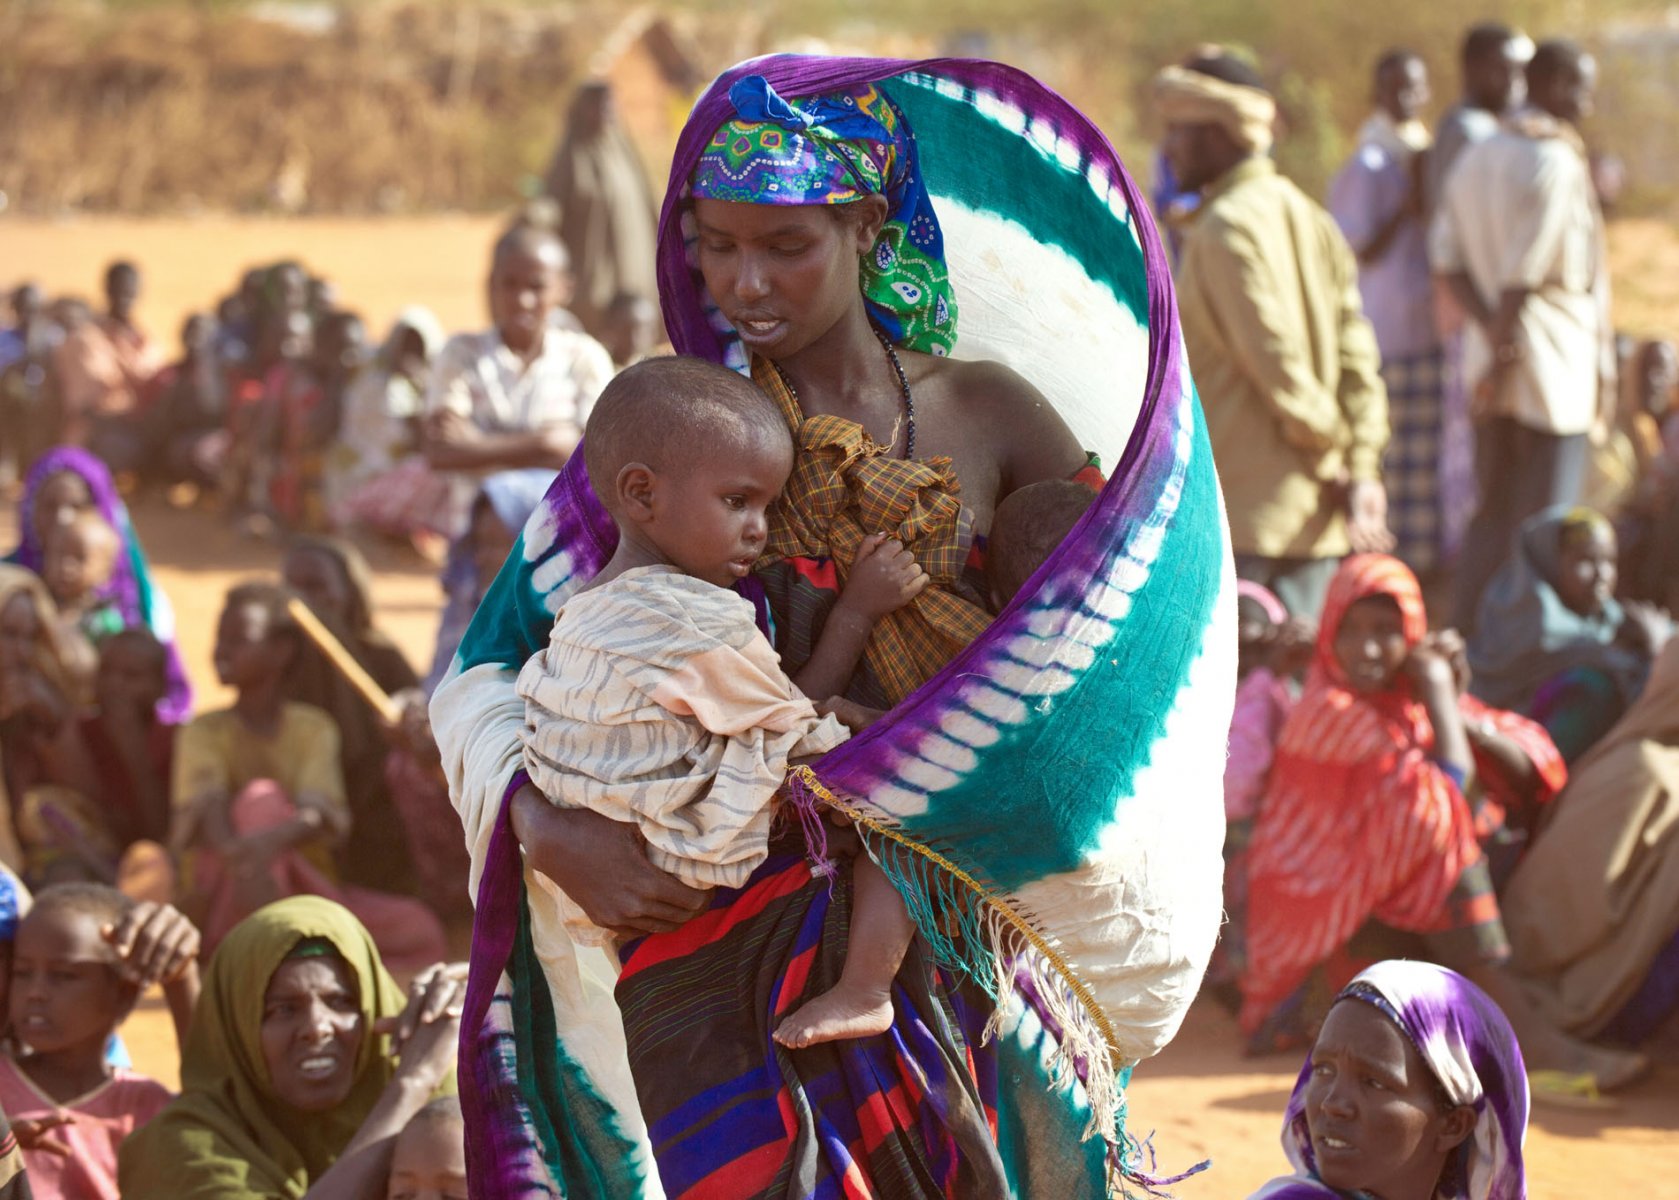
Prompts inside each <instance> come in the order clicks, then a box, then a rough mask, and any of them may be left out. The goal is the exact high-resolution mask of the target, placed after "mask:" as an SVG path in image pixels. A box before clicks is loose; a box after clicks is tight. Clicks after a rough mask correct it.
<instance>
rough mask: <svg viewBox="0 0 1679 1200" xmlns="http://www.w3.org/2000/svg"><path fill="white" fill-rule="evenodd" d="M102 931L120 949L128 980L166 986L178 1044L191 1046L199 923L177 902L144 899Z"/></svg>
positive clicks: (122, 970)
mask: <svg viewBox="0 0 1679 1200" xmlns="http://www.w3.org/2000/svg"><path fill="white" fill-rule="evenodd" d="M100 933H101V934H102V935H103V936H104V938H105V940H106V941H107V942H109V943H110V945H111V948H112V949H113V950H115V951H116V955H117V970H118V971H119V972H120V973H121V974H122V976H123V978H124V979H126V980H128V981H129V982H130V983H134V984H138V985H139V986H140V987H150V986H151V985H152V984H154V983H161V984H162V985H163V996H164V999H165V1000H166V1001H167V1002H168V1004H169V1015H170V1017H172V1018H173V1019H174V1023H175V1044H176V1045H177V1046H184V1045H186V1039H187V1030H188V1029H189V1028H190V1027H191V1025H192V1016H193V1012H194V1011H195V1010H196V1009H197V1007H198V993H199V976H198V952H199V948H200V938H199V934H198V928H197V927H196V926H195V925H193V923H192V922H191V921H189V920H187V918H186V917H185V916H184V915H183V914H182V913H181V911H180V910H179V909H177V908H175V907H174V905H171V904H155V903H153V902H151V901H149V900H143V901H140V902H139V903H137V904H136V905H135V906H134V907H133V908H131V909H130V910H129V911H128V913H127V914H126V915H125V916H124V917H123V919H122V920H121V921H119V922H118V923H117V924H116V925H115V926H107V927H106V928H104V929H101V930H100Z"/></svg>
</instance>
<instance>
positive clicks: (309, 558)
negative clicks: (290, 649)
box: [280, 537, 425, 892]
mask: <svg viewBox="0 0 1679 1200" xmlns="http://www.w3.org/2000/svg"><path fill="white" fill-rule="evenodd" d="M280 573H281V576H282V578H283V579H284V580H285V584H286V586H287V587H288V588H290V589H291V590H292V591H293V592H295V593H296V594H297V595H298V596H299V597H301V598H302V600H303V602H304V603H305V604H307V605H308V606H309V611H311V612H312V613H314V614H315V616H316V617H318V618H319V619H320V621H321V623H322V624H323V625H325V626H326V627H327V629H328V630H330V631H331V632H332V634H333V635H334V636H335V637H336V638H337V639H338V641H339V643H340V644H341V645H342V646H343V647H344V649H346V650H348V651H349V652H350V656H351V657H352V658H354V659H355V660H356V662H357V663H358V664H359V665H360V666H361V668H362V670H364V671H366V672H367V674H368V675H369V676H370V677H371V678H372V680H373V682H374V683H376V684H378V685H379V687H380V688H381V689H383V691H384V692H385V693H386V695H389V696H391V697H392V698H393V699H395V700H396V701H397V702H398V704H399V705H400V706H403V707H404V708H412V709H415V710H419V709H422V708H423V707H424V704H425V698H424V697H423V696H422V695H421V693H420V691H419V683H420V681H419V677H418V676H417V675H416V674H415V673H414V668H413V667H411V666H410V665H409V664H408V659H407V658H406V657H404V655H403V653H402V651H401V650H400V649H399V648H398V647H397V644H396V643H395V642H393V641H392V640H391V639H390V638H389V637H388V636H386V635H385V634H384V633H382V632H381V631H380V630H379V629H378V628H377V627H376V626H375V625H374V623H373V573H372V571H371V570H370V569H369V568H368V565H367V560H366V559H365V558H363V557H362V553H361V551H360V550H357V549H356V548H355V547H354V546H353V545H351V544H350V543H349V542H347V541H345V540H343V539H341V538H332V537H298V538H294V539H293V540H292V541H291V543H290V545H289V546H288V548H287V550H286V556H285V558H284V559H283V560H282V562H281V566H280ZM293 665H294V667H295V669H294V670H292V671H291V672H290V673H288V675H287V676H286V680H285V683H284V685H283V687H282V694H283V695H284V696H285V698H286V699H287V700H290V701H293V702H295V703H298V704H309V705H313V706H314V707H315V708H318V709H320V710H321V711H322V712H324V713H326V714H327V715H328V716H330V717H331V718H332V719H333V722H334V723H335V724H336V725H337V726H338V737H339V741H338V753H339V764H340V769H341V770H342V772H343V776H344V788H345V795H346V796H347V797H348V799H349V804H350V832H349V836H348V838H347V839H346V841H345V842H344V843H343V844H342V845H341V846H340V847H339V848H338V860H339V863H340V864H341V866H342V868H343V872H344V877H345V878H346V879H348V880H349V881H351V882H352V883H358V884H362V885H365V886H367V887H374V888H381V889H384V890H386V891H398V892H409V891H413V890H414V882H415V881H414V867H413V862H412V860H411V859H410V856H409V853H408V846H407V843H406V842H405V841H404V840H403V838H402V837H401V836H400V835H397V831H398V830H399V829H400V828H401V824H402V823H401V821H400V820H399V819H398V817H397V813H396V809H395V808H394V807H393V806H392V801H391V789H390V785H389V783H388V782H387V779H386V764H387V760H388V759H389V758H390V756H391V755H392V753H393V743H395V742H396V741H397V740H398V738H399V735H400V734H401V733H402V731H403V730H402V728H400V727H399V728H393V727H392V726H391V725H389V724H388V723H387V722H386V721H385V719H384V718H383V717H382V716H381V715H380V714H379V713H377V712H375V711H374V709H373V707H372V705H370V704H369V703H368V702H367V701H366V700H365V699H363V698H362V696H361V693H359V692H357V691H356V689H355V688H354V687H352V686H351V684H350V682H349V680H347V679H346V678H345V677H344V675H343V673H342V672H341V671H339V670H338V669H337V668H336V667H334V666H333V665H332V663H331V662H329V661H328V660H327V657H326V656H325V655H324V654H322V653H321V652H320V651H319V650H317V649H316V648H315V646H314V645H313V644H312V643H308V642H305V643H304V644H303V645H302V646H300V647H299V650H298V657H297V660H296V662H295V663H294V664H293ZM423 750H424V747H422V753H423ZM400 752H403V753H411V751H407V750H403V751H400ZM393 835H396V836H393Z"/></svg>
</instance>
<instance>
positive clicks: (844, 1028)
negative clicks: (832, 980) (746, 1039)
mask: <svg viewBox="0 0 1679 1200" xmlns="http://www.w3.org/2000/svg"><path fill="white" fill-rule="evenodd" d="M890 1028H892V997H891V996H889V995H880V994H878V993H875V992H865V991H860V990H856V989H848V988H847V987H846V986H845V985H844V984H843V983H841V984H838V985H837V986H835V987H832V988H829V989H828V990H827V991H825V992H823V993H822V994H821V995H820V996H818V997H816V999H814V1000H811V1001H808V1002H807V1003H805V1004H801V1005H799V1007H798V1008H796V1009H794V1010H793V1011H792V1012H790V1013H788V1014H787V1016H786V1018H785V1019H783V1020H782V1022H781V1024H780V1025H778V1026H776V1029H775V1040H776V1041H778V1042H780V1043H781V1044H782V1045H783V1046H786V1047H787V1048H788V1049H790V1050H802V1049H804V1048H805V1047H806V1046H814V1045H816V1044H817V1043H818V1042H840V1041H845V1040H846V1039H848V1038H861V1037H870V1036H872V1035H874V1034H877V1033H885V1032H886V1031H887V1030H888V1029H890Z"/></svg>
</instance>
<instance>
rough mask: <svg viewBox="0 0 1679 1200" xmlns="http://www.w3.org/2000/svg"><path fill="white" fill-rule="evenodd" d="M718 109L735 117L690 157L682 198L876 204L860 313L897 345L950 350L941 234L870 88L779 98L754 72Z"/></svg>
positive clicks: (898, 129)
mask: <svg viewBox="0 0 1679 1200" xmlns="http://www.w3.org/2000/svg"><path fill="white" fill-rule="evenodd" d="M729 101H730V103H731V104H733V105H734V108H735V112H736V113H737V114H738V115H737V116H735V117H734V118H732V119H730V120H728V121H725V122H723V124H722V125H720V126H719V127H718V129H717V132H716V133H715V134H714V135H712V139H711V143H710V145H708V146H707V147H706V149H705V151H704V153H703V154H702V155H701V156H700V161H699V163H698V165H697V166H696V167H695V168H694V173H693V176H692V178H691V179H690V180H689V188H690V191H691V193H692V195H693V197H694V198H695V199H698V200H726V201H730V202H733V203H737V204H788V205H808V204H850V203H852V202H854V201H857V200H861V199H863V198H864V197H865V196H875V195H879V196H885V197H886V200H887V206H888V207H887V215H886V224H885V226H884V227H883V228H882V229H881V231H880V236H879V237H878V238H876V239H875V244H874V249H873V250H871V251H870V252H869V254H868V256H867V257H865V258H864V260H863V264H862V267H863V277H862V285H863V298H864V300H865V301H866V302H867V304H868V308H869V316H870V317H871V318H872V319H873V320H874V321H875V323H876V324H878V325H879V326H880V327H881V328H882V329H883V330H885V332H886V334H887V336H888V337H890V338H891V339H892V340H893V341H894V342H895V343H897V344H898V345H900V346H903V347H905V348H907V349H910V350H920V351H922V352H924V353H927V354H941V355H942V354H948V353H950V350H951V348H952V347H953V346H954V345H955V344H956V299H955V296H954V294H953V293H952V291H951V287H950V272H949V270H948V269H947V268H946V266H945V258H944V234H943V232H942V231H941V230H940V228H939V219H938V216H937V215H936V214H935V213H934V212H933V202H932V198H931V197H930V196H929V195H928V194H927V187H926V184H925V182H924V181H923V180H922V178H921V163H920V160H919V158H918V156H917V154H916V147H915V134H914V132H913V131H911V129H910V127H909V121H908V120H907V119H906V118H905V117H904V114H903V112H902V111H901V110H900V109H899V108H898V106H897V105H895V104H893V103H892V101H891V99H890V98H889V97H888V96H887V95H886V93H885V92H884V91H882V90H881V88H880V86H879V85H878V84H875V83H859V84H854V85H852V86H851V87H848V88H846V89H844V90H843V91H838V92H829V93H826V94H824V95H818V96H800V97H796V98H794V99H792V100H790V101H789V100H784V99H782V98H781V96H779V95H777V94H776V92H775V89H773V88H772V87H770V85H769V83H768V82H767V81H766V80H765V79H764V77H763V76H762V75H748V76H745V77H744V78H742V79H740V80H739V81H737V82H736V83H735V85H734V87H732V88H731V89H729Z"/></svg>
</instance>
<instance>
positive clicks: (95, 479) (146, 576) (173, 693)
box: [6, 446, 192, 725]
mask: <svg viewBox="0 0 1679 1200" xmlns="http://www.w3.org/2000/svg"><path fill="white" fill-rule="evenodd" d="M90 512H91V513H96V514H98V515H99V516H100V517H102V518H104V520H105V523H106V524H107V525H109V526H110V527H111V528H112V529H115V530H116V531H117V535H118V537H119V538H120V539H121V541H122V553H120V554H119V555H118V556H117V562H116V569H115V570H114V571H113V572H112V574H111V577H110V579H109V580H108V581H107V582H106V583H105V585H104V586H103V587H102V588H101V589H100V596H101V599H104V600H109V601H113V602H114V603H115V605H116V609H117V611H118V612H120V613H121V615H122V619H123V621H124V623H125V624H128V625H144V626H145V627H146V628H148V629H150V630H151V631H152V633H154V634H156V635H157V640H158V641H160V642H162V643H163V644H164V646H165V647H166V648H167V650H168V653H169V665H168V679H169V688H168V691H167V693H166V694H165V696H164V698H163V701H162V703H160V704H159V705H158V716H159V717H160V718H161V719H162V720H163V721H164V722H166V723H168V724H171V725H175V724H179V723H180V722H181V721H184V720H185V719H186V718H187V716H188V715H189V714H190V713H191V712H192V687H191V685H190V684H189V683H188V682H187V673H186V667H185V666H184V665H183V664H182V662H181V656H180V652H179V651H178V650H177V649H176V648H175V614H174V610H173V609H171V608H170V607H169V598H168V597H167V596H165V595H164V594H163V592H162V591H160V590H159V589H158V588H157V587H156V586H154V585H153V583H152V578H151V570H150V568H149V567H148V566H147V565H146V556H145V553H144V552H143V551H142V550H141V549H140V539H139V537H138V536H137V535H136V534H135V532H134V526H133V523H132V522H130V521H129V519H128V507H127V505H125V504H124V503H123V502H122V497H121V496H119V495H118V494H117V486H116V482H115V481H114V480H113V479H112V478H111V472H110V470H109V468H107V467H106V466H105V464H104V463H102V462H100V461H99V459H97V458H95V457H94V456H93V455H92V454H89V453H88V452H87V451H86V450H82V449H79V448H78V447H75V446H60V447H58V448H57V449H55V450H49V451H48V452H47V453H45V454H43V455H42V456H41V457H40V458H38V459H36V461H35V464H34V465H33V466H32V467H30V468H29V474H28V476H27V477H26V478H25V479H24V485H23V501H22V503H21V505H20V506H19V508H18V525H19V528H20V529H21V531H22V536H21V538H20V539H19V541H18V544H17V547H16V548H15V549H14V550H13V551H12V552H11V553H10V554H9V555H7V556H6V561H7V562H11V563H16V564H17V565H18V566H20V567H27V568H28V569H29V570H31V571H35V572H39V571H40V570H41V569H42V566H43V563H44V561H45V554H46V542H47V534H48V533H49V532H50V531H51V530H52V529H53V528H55V527H58V526H62V525H69V524H72V523H73V522H75V521H76V520H77V518H79V517H81V516H83V515H84V514H86V513H90Z"/></svg>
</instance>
